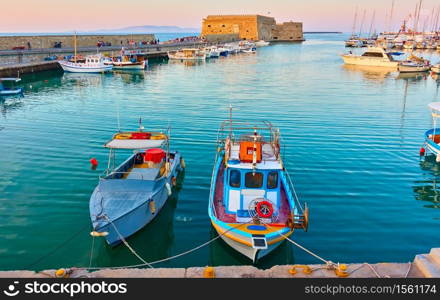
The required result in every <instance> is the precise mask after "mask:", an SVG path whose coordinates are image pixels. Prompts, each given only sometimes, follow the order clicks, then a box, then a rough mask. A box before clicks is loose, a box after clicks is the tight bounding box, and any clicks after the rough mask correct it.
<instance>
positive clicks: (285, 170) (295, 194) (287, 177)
mask: <svg viewBox="0 0 440 300" xmlns="http://www.w3.org/2000/svg"><path fill="white" fill-rule="evenodd" d="M284 172H285V174H286V179H287V184H288V188H289V189H290V190H291V191H292V194H293V199H294V201H295V205H297V206H298V207H299V209H300V210H301V213H302V214H303V215H304V208H303V206H302V204H301V201H300V200H299V197H298V194H297V193H296V189H295V185H294V184H293V180H292V177H291V176H290V174H289V172H288V171H287V169H286V168H284Z"/></svg>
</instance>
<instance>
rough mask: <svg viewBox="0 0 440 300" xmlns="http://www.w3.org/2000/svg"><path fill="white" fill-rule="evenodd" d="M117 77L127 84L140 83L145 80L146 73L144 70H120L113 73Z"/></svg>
mask: <svg viewBox="0 0 440 300" xmlns="http://www.w3.org/2000/svg"><path fill="white" fill-rule="evenodd" d="M113 73H114V75H115V76H118V77H120V78H121V80H122V81H123V82H124V83H126V84H130V83H140V82H143V81H144V80H145V71H144V70H130V71H129V70H126V71H124V70H118V71H113Z"/></svg>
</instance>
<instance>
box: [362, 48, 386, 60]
mask: <svg viewBox="0 0 440 300" xmlns="http://www.w3.org/2000/svg"><path fill="white" fill-rule="evenodd" d="M361 56H362V57H368V58H373V59H374V58H385V59H386V60H388V61H394V58H393V56H392V55H391V53H389V52H386V51H385V50H384V49H383V48H380V47H370V48H368V50H367V51H365V53H364V54H362V55H361Z"/></svg>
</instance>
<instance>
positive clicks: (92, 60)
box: [58, 55, 113, 73]
mask: <svg viewBox="0 0 440 300" xmlns="http://www.w3.org/2000/svg"><path fill="white" fill-rule="evenodd" d="M58 63H59V64H60V65H61V67H62V68H63V70H64V71H65V72H72V73H103V72H109V71H111V70H112V69H113V65H108V64H105V63H104V58H103V56H102V55H89V56H86V58H85V61H84V62H83V61H81V62H79V61H73V62H72V61H68V60H62V61H59V62H58Z"/></svg>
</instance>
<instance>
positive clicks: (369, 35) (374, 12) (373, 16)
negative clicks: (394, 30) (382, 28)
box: [368, 10, 376, 38]
mask: <svg viewBox="0 0 440 300" xmlns="http://www.w3.org/2000/svg"><path fill="white" fill-rule="evenodd" d="M375 17H376V10H373V15H372V16H371V23H370V29H369V30H368V38H371V37H372V30H373V23H374V18H375Z"/></svg>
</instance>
